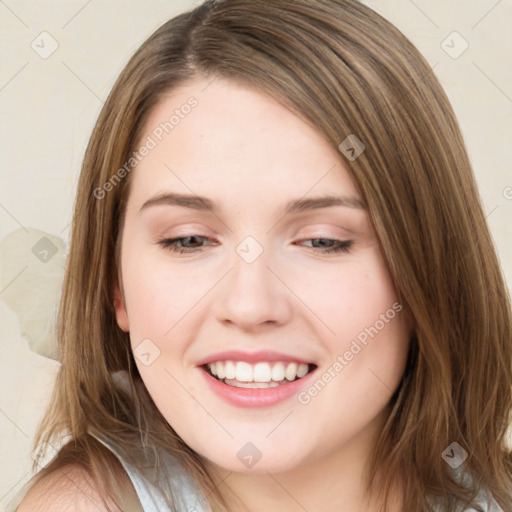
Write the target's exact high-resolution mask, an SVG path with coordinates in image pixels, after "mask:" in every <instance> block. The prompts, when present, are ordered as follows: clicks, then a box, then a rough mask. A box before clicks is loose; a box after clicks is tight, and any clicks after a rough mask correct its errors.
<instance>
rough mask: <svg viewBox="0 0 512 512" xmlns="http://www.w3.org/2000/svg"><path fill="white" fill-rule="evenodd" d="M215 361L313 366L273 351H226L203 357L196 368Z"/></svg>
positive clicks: (309, 362)
mask: <svg viewBox="0 0 512 512" xmlns="http://www.w3.org/2000/svg"><path fill="white" fill-rule="evenodd" d="M216 361H246V362H247V363H259V362H266V361H268V362H276V361H283V362H296V363H305V364H314V363H312V361H310V360H307V359H304V358H303V357H298V356H293V355H290V354H285V353H283V352H275V351H273V350H258V351H257V352H244V351H242V350H226V351H223V352H216V353H214V354H210V355H209V356H206V357H204V358H203V359H201V360H199V361H198V362H197V366H204V365H205V364H208V363H214V362H216Z"/></svg>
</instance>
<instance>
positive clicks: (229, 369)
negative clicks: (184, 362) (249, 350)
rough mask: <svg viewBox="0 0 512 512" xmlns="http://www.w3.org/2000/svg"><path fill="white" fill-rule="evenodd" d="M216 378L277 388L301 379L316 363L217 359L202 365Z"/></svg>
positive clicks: (228, 382)
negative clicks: (251, 361) (248, 361)
mask: <svg viewBox="0 0 512 512" xmlns="http://www.w3.org/2000/svg"><path fill="white" fill-rule="evenodd" d="M202 368H203V369H204V370H205V371H206V372H207V373H208V374H209V375H211V376H212V377H213V378H214V379H216V380H218V381H220V382H222V383H223V384H226V385H228V386H233V387H238V388H249V389H265V388H275V387H278V386H283V385H286V384H289V383H290V382H295V381H296V380H300V379H302V378H303V377H305V376H306V375H308V374H309V373H311V372H312V371H313V370H314V369H315V368H316V365H315V364H306V363H294V362H283V361H277V362H272V363H270V362H261V363H256V364H250V363H247V362H245V361H216V362H214V363H208V364H205V365H203V366H202Z"/></svg>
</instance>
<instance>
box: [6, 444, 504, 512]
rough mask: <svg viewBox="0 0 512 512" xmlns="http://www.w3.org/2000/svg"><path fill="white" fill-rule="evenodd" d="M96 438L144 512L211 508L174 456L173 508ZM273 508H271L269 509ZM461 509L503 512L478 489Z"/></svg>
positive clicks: (206, 511) (169, 459) (170, 463)
mask: <svg viewBox="0 0 512 512" xmlns="http://www.w3.org/2000/svg"><path fill="white" fill-rule="evenodd" d="M94 437H95V438H96V439H97V440H98V441H99V442H101V443H102V444H103V445H104V446H105V447H107V448H108V449H109V450H110V451H111V452H112V453H113V454H115V455H116V457H117V458H118V459H119V461H120V462H121V464H122V465H123V467H124V469H125V471H126V472H127V474H128V476H129V478H130V480H131V482H132V484H133V487H134V488H135V491H136V493H137V496H138V498H139V500H140V503H141V505H142V509H143V510H144V512H211V509H210V507H209V505H208V503H207V502H206V500H204V499H202V498H201V497H200V496H199V493H198V491H197V488H196V486H195V484H194V482H193V481H192V480H191V478H190V477H188V476H187V475H186V474H185V472H184V471H183V468H182V466H181V464H180V463H179V461H178V460H177V459H176V457H174V456H172V455H171V454H169V453H167V452H165V453H162V457H163V460H164V463H165V465H166V467H167V468H172V470H173V471H172V472H170V473H171V474H172V481H171V486H172V489H173V494H174V497H175V499H176V500H178V502H177V503H176V504H175V507H176V508H175V509H174V510H172V509H171V508H170V507H169V506H168V505H167V502H166V500H165V498H164V495H163V493H162V491H161V490H160V489H158V488H157V487H155V486H154V485H153V484H151V482H150V481H149V480H148V478H147V475H146V476H145V474H144V472H142V471H141V470H138V469H137V468H135V467H133V466H132V465H130V464H129V463H128V462H126V460H124V459H123V457H121V455H120V454H119V452H118V451H117V450H116V448H115V447H114V446H113V445H112V444H111V443H110V442H108V441H106V440H104V439H100V438H99V437H98V436H94ZM30 486H31V481H29V482H27V484H25V486H24V487H23V488H22V489H21V490H20V491H19V492H18V493H17V494H16V496H15V498H14V499H13V500H12V501H11V502H10V503H9V504H8V505H7V509H6V510H5V512H16V508H17V507H18V505H19V504H20V502H21V501H22V499H23V498H24V496H25V494H26V493H27V492H28V490H29V489H30ZM272 512H273V511H272ZM439 512H444V511H443V509H442V507H439ZM460 512H504V511H503V509H501V508H500V507H499V506H498V505H497V503H496V502H495V501H494V500H493V499H489V500H488V499H487V495H486V493H484V492H481V493H480V494H479V496H478V507H477V508H467V509H464V510H460Z"/></svg>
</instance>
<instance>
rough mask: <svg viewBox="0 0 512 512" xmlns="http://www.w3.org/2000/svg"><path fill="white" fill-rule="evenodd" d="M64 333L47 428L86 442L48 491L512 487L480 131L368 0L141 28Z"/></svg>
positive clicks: (162, 498)
mask: <svg viewBox="0 0 512 512" xmlns="http://www.w3.org/2000/svg"><path fill="white" fill-rule="evenodd" d="M190 244H191V245H190ZM197 244H199V245H197ZM308 244H310V245H308ZM59 341H60V359H61V361H62V368H61V371H60V373H59V376H58V379H57V384H56V388H55V392H54V396H53V400H52V404H51V407H50V409H49V411H48V413H47V415H46V417H45V420H44V422H43V425H42V426H41V431H40V435H39V437H38V440H39V441H45V442H47V443H50V444H55V442H56V440H58V439H60V438H61V436H62V434H63V433H67V434H68V435H69V436H70V437H69V438H70V439H71V441H70V442H68V443H67V444H65V445H64V446H63V447H62V448H61V449H60V450H59V453H58V456H57V457H56V458H55V459H54V461H53V462H52V463H51V464H50V465H49V466H48V467H47V468H45V469H44V470H43V471H41V472H40V473H39V474H38V475H37V477H36V479H35V480H36V481H37V483H35V482H31V483H30V485H29V486H28V487H30V492H28V494H27V496H26V498H25V499H24V500H23V502H22V504H21V506H20V507H19V510H20V511H21V512H24V511H25V510H37V507H44V509H45V510H48V509H49V510H59V508H58V507H59V506H60V507H62V508H63V509H64V508H65V509H66V510H78V509H80V510H88V509H89V508H90V509H91V510H93V509H98V508H99V509H100V510H119V509H120V510H141V509H143V510H145V511H150V510H194V509H195V510H198V511H199V510H212V511H217V510H219V511H220V510H261V509H265V510H289V511H294V510H304V509H305V510H336V511H338V512H339V511H344V510H347V511H348V510H351V511H354V510H370V511H377V510H384V511H387V512H395V511H399V510H415V511H427V510H443V511H444V510H450V511H451V510H479V509H480V510H499V508H498V507H501V509H503V510H510V509H512V493H511V489H512V467H511V459H510V447H509V446H508V445H507V444H506V433H507V429H508V426H509V425H510V411H511V407H512V397H511V382H512V375H511V371H512V364H511V363H512V350H511V313H510V302H509V299H508V296H507V291H506V288H505V284H504V282H503V278H502V276H501V274H500V270H499V265H498V261H497V258H496V255H495V252H494V249H493V246H492V242H491V238H490V235H489V231H488V228H487V226H486V223H485V218H484V215H483V212H482V208H481V205H480V203H479V200H478V194H477V190H476V186H475V182H474V178H473V174H472V171H471V166H470V163H469V160H468V157H467V154H466V150H465V148H464V143H463V140H462V137H461V134H460V131H459V129H458V126H457V123H456V120H455V117H454V114H453V111H452V109H451V107H450V105H449V102H448V100H447V99H446V96H445V94H444V93H443V91H442V89H441V88H440V86H439V84H438V82H437V80H436V79H435V77H434V76H433V74H432V73H431V70H430V68H429V67H428V65H427V64H426V62H425V61H424V59H423V58H422V57H421V56H420V55H419V53H418V52H417V50H416V49H415V48H414V47H413V46H412V45H411V44H410V43H409V42H408V41H407V39H406V38H405V37H404V36H403V35H402V34H401V33H400V32H399V31H398V30H397V29H395V28H394V27H393V26H392V25H390V24H389V23H388V22H387V21H385V20H384V19H382V18H381V17H380V16H379V15H377V14H376V13H375V12H373V11H372V10H370V9H369V8H367V7H365V6H363V5H361V4H359V3H357V2H355V1H351V0H333V1H327V0H314V1H306V0H296V1H293V2H280V1H270V2H269V1H263V0H250V1H249V0H219V1H208V2H205V3H204V4H203V5H201V6H200V7H198V8H197V9H195V10H193V11H191V12H190V13H186V14H182V15H180V16H177V17H176V18H174V19H172V20H170V21H169V22H168V23H166V24H165V25H164V26H162V27H161V28H160V29H158V30H157V31H156V32H155V34H153V35H152V36H151V37H150V38H149V39H148V41H147V42H146V43H144V45H143V46H142V47H141V48H140V49H139V50H138V51H137V53H136V54H135V55H134V57H133V58H132V59H131V61H130V62H129V64H128V65H127V67H126V68H125V70H124V71H123V72H122V74H121V76H120V77H119V79H118V81H117V83H116V84H115V86H114V88H113V90H112V92H111V94H110V96H109V98H108V100H107V102H106V104H105V106H104V108H103V110H102V112H101V114H100V118H99V120H98V122H97V125H96V127H95V129H94V132H93V134H92V137H91V141H90V144H89V147H88V150H87V154H86V157H85V160H84V164H83V169H82V173H81V177H80V182H79V186H78V193H77V201H76V207H75V217H74V223H73V232H72V239H71V249H70V255H69V261H68V274H67V277H66V282H65V284H64V288H63V295H62V301H61V308H60V318H59ZM70 480H71V482H70ZM34 483H35V485H33V484H34ZM24 492H25V491H24ZM43 496H44V497H45V498H44V499H45V500H46V501H45V502H44V503H43V501H42V497H43ZM41 503H43V504H41ZM493 507H494V508H493Z"/></svg>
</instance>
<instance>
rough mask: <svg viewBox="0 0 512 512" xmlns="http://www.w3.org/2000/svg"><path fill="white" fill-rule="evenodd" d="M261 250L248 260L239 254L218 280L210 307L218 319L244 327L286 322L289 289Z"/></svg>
mask: <svg viewBox="0 0 512 512" xmlns="http://www.w3.org/2000/svg"><path fill="white" fill-rule="evenodd" d="M274 266H275V265H272V264H270V262H269V261H268V258H267V255H266V252H265V251H264V252H263V253H262V254H261V255H260V256H259V257H258V258H257V259H256V260H255V261H253V262H251V263H248V262H247V261H245V260H244V259H243V258H242V257H239V255H238V254H237V255H235V258H234V259H233V268H232V270H231V271H230V272H229V273H228V275H227V276H226V277H225V279H223V280H222V286H221V287H220V289H219V293H218V295H217V296H216V297H215V301H214V305H213V311H214V314H215V317H216V318H217V320H218V321H219V322H222V323H224V324H233V325H236V326H238V327H239V328H240V329H243V330H245V331H257V330H260V329H262V328H264V327H265V326H267V327H268V326H270V325H274V326H279V325H284V324H286V323H287V322H288V321H289V320H290V318H291V315H292V303H291V301H292V297H291V296H292V295H293V294H292V292H291V291H290V289H289V288H288V287H287V285H288V286H289V283H287V279H286V276H284V275H282V272H279V269H275V268H273V267H274Z"/></svg>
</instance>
